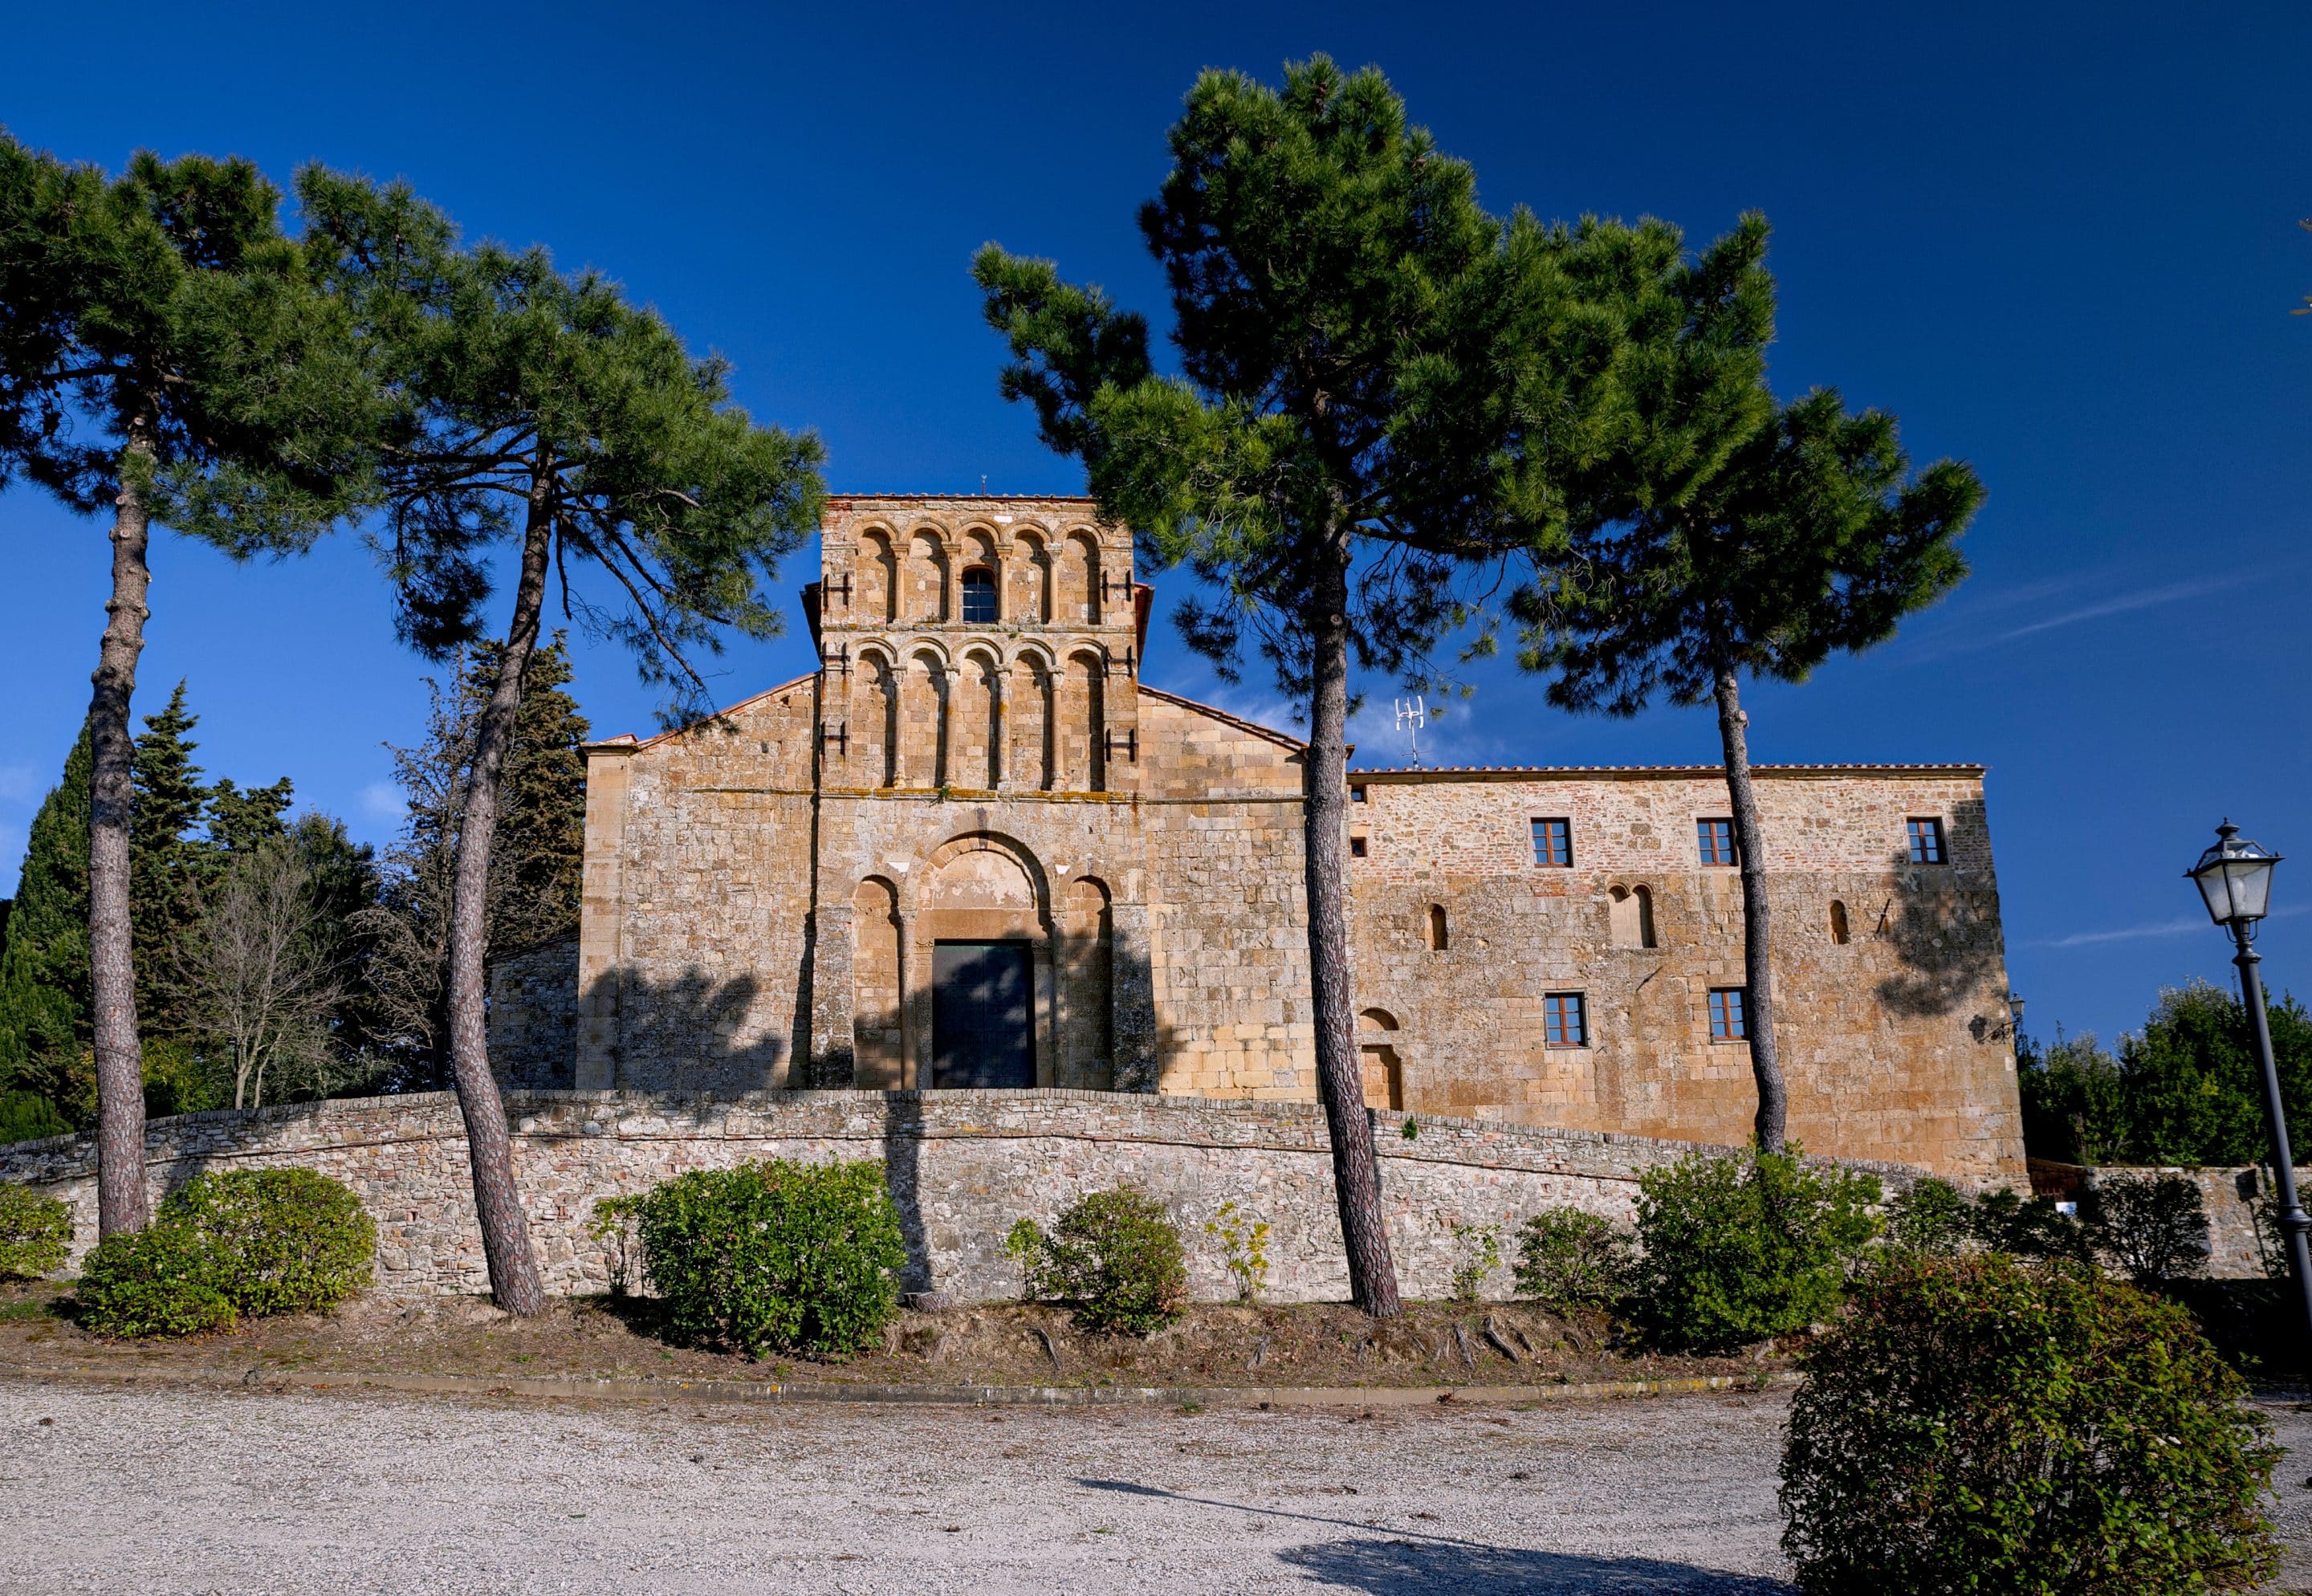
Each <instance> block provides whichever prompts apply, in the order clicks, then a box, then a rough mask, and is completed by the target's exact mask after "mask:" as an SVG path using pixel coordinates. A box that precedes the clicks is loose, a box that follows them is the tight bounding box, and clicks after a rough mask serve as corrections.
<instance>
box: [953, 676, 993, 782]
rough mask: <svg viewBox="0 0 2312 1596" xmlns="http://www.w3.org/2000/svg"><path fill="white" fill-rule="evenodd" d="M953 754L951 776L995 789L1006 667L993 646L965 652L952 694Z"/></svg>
mask: <svg viewBox="0 0 2312 1596" xmlns="http://www.w3.org/2000/svg"><path fill="white" fill-rule="evenodd" d="M952 699H953V702H952V711H953V713H952V715H951V720H952V723H953V728H954V729H953V731H952V732H951V734H950V735H951V737H952V740H953V745H954V746H953V758H952V759H950V776H949V779H950V780H951V781H952V782H954V784H955V785H957V786H959V787H975V788H982V789H985V790H987V791H990V792H992V791H994V789H995V788H996V787H997V786H999V785H1002V782H1003V665H1002V664H1001V663H1000V662H998V661H997V660H996V657H995V653H994V649H993V648H973V649H968V650H967V651H966V652H965V653H964V655H963V658H962V660H961V661H960V662H959V664H958V666H957V668H956V671H955V690H954V693H953V695H952Z"/></svg>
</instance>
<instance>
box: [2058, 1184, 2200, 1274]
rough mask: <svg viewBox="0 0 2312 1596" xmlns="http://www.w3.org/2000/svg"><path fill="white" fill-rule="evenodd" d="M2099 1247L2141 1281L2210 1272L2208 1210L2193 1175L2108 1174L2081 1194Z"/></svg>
mask: <svg viewBox="0 0 2312 1596" xmlns="http://www.w3.org/2000/svg"><path fill="white" fill-rule="evenodd" d="M2080 1221H2081V1223H2083V1225H2084V1226H2085V1228H2086V1231H2087V1236H2088V1240H2089V1242H2090V1244H2092V1245H2093V1246H2094V1248H2095V1250H2096V1251H2097V1253H2098V1254H2100V1255H2102V1256H2103V1257H2105V1258H2109V1259H2110V1260H2111V1261H2112V1262H2113V1263H2114V1264H2115V1265H2116V1266H2117V1267H2120V1268H2123V1269H2124V1270H2126V1271H2127V1274H2128V1277H2129V1278H2130V1279H2132V1280H2133V1281H2134V1282H2135V1283H2136V1284H2137V1285H2150V1284H2151V1283H2152V1282H2154V1281H2159V1280H2178V1279H2182V1278H2183V1277H2185V1276H2189V1275H2200V1274H2204V1273H2206V1271H2207V1267H2208V1211H2207V1206H2206V1205H2205V1204H2204V1203H2203V1202H2202V1201H2201V1199H2200V1183H2199V1182H2198V1181H2196V1180H2194V1179H2192V1178H2191V1177H2190V1176H2188V1175H2107V1176H2105V1177H2104V1178H2102V1179H2098V1180H2097V1182H2096V1183H2095V1184H2094V1185H2092V1186H2090V1187H2089V1188H2087V1190H2086V1191H2085V1192H2083V1193H2082V1194H2081V1195H2080Z"/></svg>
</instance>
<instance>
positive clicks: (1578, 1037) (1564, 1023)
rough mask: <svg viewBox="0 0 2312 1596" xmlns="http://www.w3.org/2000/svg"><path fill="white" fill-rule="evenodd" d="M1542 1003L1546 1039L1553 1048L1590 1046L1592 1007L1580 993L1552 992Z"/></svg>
mask: <svg viewBox="0 0 2312 1596" xmlns="http://www.w3.org/2000/svg"><path fill="white" fill-rule="evenodd" d="M1541 1002H1542V1010H1541V1013H1542V1027H1543V1032H1544V1037H1545V1039H1546V1040H1547V1042H1548V1043H1549V1045H1550V1046H1551V1047H1553V1048H1586V1047H1588V1046H1589V1004H1588V1003H1586V1002H1585V1001H1584V1000H1583V998H1582V995H1581V993H1579V992H1552V993H1549V994H1547V995H1546V996H1544V997H1543V998H1542V1000H1541Z"/></svg>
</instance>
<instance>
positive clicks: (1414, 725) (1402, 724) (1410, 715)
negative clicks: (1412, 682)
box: [1389, 697, 1429, 770]
mask: <svg viewBox="0 0 2312 1596" xmlns="http://www.w3.org/2000/svg"><path fill="white" fill-rule="evenodd" d="M1389 702H1391V703H1392V704H1394V705H1396V706H1397V730H1398V731H1400V732H1411V733H1412V734H1413V767H1414V769H1415V770H1418V769H1420V768H1421V728H1422V727H1423V726H1425V725H1427V724H1428V723H1429V700H1428V699H1427V698H1426V697H1415V698H1414V700H1413V702H1412V703H1410V704H1407V703H1406V701H1405V700H1404V699H1402V698H1392V699H1390V700H1389Z"/></svg>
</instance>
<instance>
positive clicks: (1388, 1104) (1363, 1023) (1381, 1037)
mask: <svg viewBox="0 0 2312 1596" xmlns="http://www.w3.org/2000/svg"><path fill="white" fill-rule="evenodd" d="M1397 1040H1398V1039H1397V1016H1396V1015H1394V1014H1392V1013H1389V1012H1388V1010H1387V1009H1367V1010H1365V1011H1364V1012H1363V1013H1361V1014H1359V1015H1358V1016H1357V1063H1358V1065H1359V1066H1360V1069H1361V1071H1362V1074H1363V1076H1364V1093H1365V1107H1367V1108H1368V1109H1402V1108H1404V1107H1405V1059H1404V1056H1403V1055H1402V1054H1400V1053H1399V1052H1398V1051H1397Z"/></svg>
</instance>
